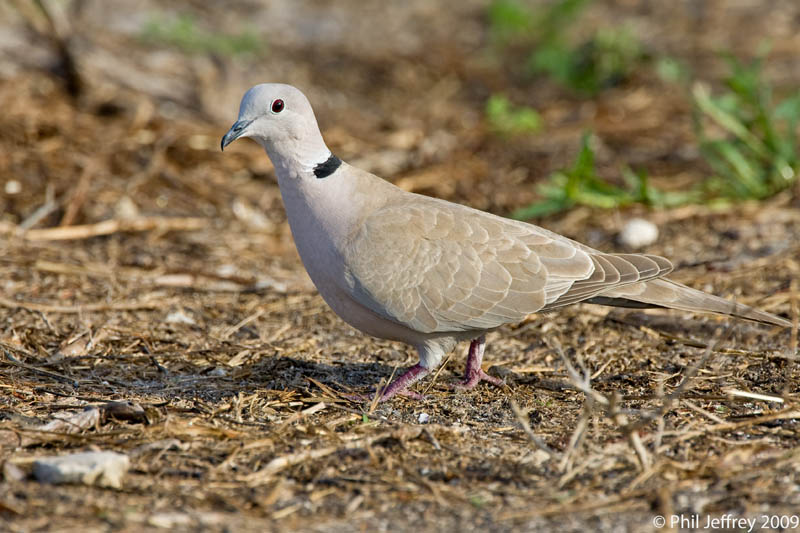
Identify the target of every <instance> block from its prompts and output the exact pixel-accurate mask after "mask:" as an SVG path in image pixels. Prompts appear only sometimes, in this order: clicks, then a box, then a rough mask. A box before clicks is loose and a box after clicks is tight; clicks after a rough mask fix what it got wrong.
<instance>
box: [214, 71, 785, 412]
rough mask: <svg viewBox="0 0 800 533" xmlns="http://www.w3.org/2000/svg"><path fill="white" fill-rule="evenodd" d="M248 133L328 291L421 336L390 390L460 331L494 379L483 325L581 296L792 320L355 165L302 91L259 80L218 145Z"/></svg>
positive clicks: (314, 274) (401, 337)
mask: <svg viewBox="0 0 800 533" xmlns="http://www.w3.org/2000/svg"><path fill="white" fill-rule="evenodd" d="M239 137H251V138H253V139H254V140H255V141H257V142H258V143H259V144H260V145H261V146H263V147H264V149H265V150H266V152H267V155H269V157H270V159H271V160H272V163H273V164H274V166H275V171H276V173H277V176H278V184H279V186H280V190H281V196H282V197H283V202H284V205H285V207H286V213H287V216H288V219H289V225H290V226H291V229H292V235H293V236H294V240H295V244H296V245H297V250H298V252H299V253H300V257H301V259H302V260H303V264H304V265H305V267H306V270H307V271H308V274H309V276H311V279H312V281H313V282H314V284H315V285H316V287H317V289H318V290H319V292H320V294H321V295H322V297H323V298H324V299H325V301H326V302H327V303H328V305H330V307H331V308H332V309H333V310H334V311H335V312H336V314H337V315H339V316H340V317H341V318H342V319H343V320H344V321H345V322H347V323H348V324H350V325H352V326H353V327H355V328H357V329H359V330H361V331H363V332H364V333H367V334H369V335H373V336H375V337H380V338H384V339H393V340H398V341H402V342H405V343H408V344H410V345H412V346H414V347H415V348H416V349H417V351H418V353H419V359H420V362H419V363H418V364H417V365H415V366H413V367H411V368H410V369H408V370H407V371H406V372H405V373H404V374H403V375H401V376H400V377H398V378H397V379H396V380H394V382H393V383H391V384H390V385H389V386H388V387H386V388H385V389H384V390H383V391H382V392H381V399H382V400H386V399H388V398H391V397H392V396H393V395H395V394H398V393H403V394H406V395H409V396H412V397H418V396H419V395H418V394H416V393H414V392H412V391H409V390H408V387H409V386H410V385H411V384H412V383H414V382H416V381H417V380H419V379H420V378H422V377H423V376H424V375H426V374H427V373H429V372H430V371H431V369H433V368H435V367H436V366H437V365H438V364H439V363H440V362H441V360H442V357H443V356H444V355H445V354H447V353H448V352H449V351H451V350H452V349H453V348H454V347H455V345H456V343H458V342H459V341H462V340H469V341H471V344H470V349H469V357H468V359H467V370H466V376H465V378H464V381H463V382H461V385H460V387H461V388H472V387H474V386H475V385H476V384H477V383H478V382H479V381H481V380H485V381H489V382H491V383H494V384H498V385H499V384H502V382H501V381H500V380H498V379H497V378H494V377H492V376H489V375H487V374H486V373H485V372H484V371H483V370H482V369H481V360H482V358H483V349H484V343H485V337H484V335H485V333H486V332H487V331H490V330H493V329H495V328H497V327H499V326H501V325H503V324H507V323H514V322H519V321H521V320H522V319H524V318H525V317H526V316H527V315H529V314H531V313H536V312H540V311H550V310H553V309H557V308H559V307H563V306H565V305H569V304H574V303H578V302H589V303H596V304H603V305H613V306H621V307H669V308H673V309H681V310H684V311H702V312H710V313H720V314H724V315H731V316H736V317H741V318H747V319H750V320H755V321H757V322H762V323H767V324H774V325H778V326H784V327H790V326H791V323H790V322H789V321H788V320H785V319H783V318H780V317H777V316H775V315H772V314H769V313H766V312H763V311H759V310H757V309H753V308H750V307H746V306H743V305H736V304H734V303H733V302H729V301H727V300H724V299H722V298H718V297H716V296H713V295H710V294H706V293H703V292H700V291H697V290H694V289H691V288H689V287H686V286H685V285H681V284H680V283H676V282H674V281H670V280H669V279H665V278H664V277H663V276H665V275H666V274H668V273H669V272H670V271H671V270H672V264H671V263H670V262H669V261H668V260H667V259H664V258H663V257H658V256H655V255H645V254H607V253H603V252H600V251H597V250H594V249H592V248H589V247H588V246H584V245H583V244H580V243H578V242H575V241H572V240H570V239H567V238H566V237H562V236H561V235H558V234H556V233H553V232H551V231H547V230H545V229H542V228H539V227H537V226H534V225H532V224H526V223H524V222H519V221H516V220H509V219H506V218H502V217H499V216H495V215H492V214H489V213H485V212H483V211H478V210H477V209H472V208H469V207H465V206H463V205H458V204H454V203H450V202H446V201H444V200H439V199H436V198H431V197H428V196H421V195H418V194H413V193H409V192H406V191H403V190H402V189H399V188H398V187H395V186H394V185H392V184H391V183H389V182H387V181H384V180H383V179H381V178H379V177H377V176H374V175H372V174H370V173H368V172H365V171H363V170H360V169H358V168H355V167H352V166H350V165H348V164H347V163H345V162H343V161H342V160H340V159H339V158H338V157H336V156H335V155H333V154H332V153H331V151H330V150H329V149H328V147H327V146H325V142H324V141H323V139H322V135H321V134H320V131H319V127H318V125H317V121H316V118H315V117H314V111H313V110H312V109H311V105H310V104H309V102H308V100H307V99H306V97H305V96H304V95H303V93H301V92H300V91H299V90H298V89H296V88H294V87H292V86H290V85H282V84H263V85H256V86H255V87H253V88H251V89H250V90H249V91H247V93H245V95H244V97H243V98H242V103H241V106H240V108H239V118H238V120H237V121H236V123H235V124H234V125H233V126H232V127H231V129H230V130H229V131H228V133H226V134H225V136H224V137H223V138H222V148H223V149H224V148H225V146H227V145H228V144H230V143H231V142H233V141H234V140H235V139H238V138H239Z"/></svg>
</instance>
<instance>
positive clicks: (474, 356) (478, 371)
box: [453, 335, 505, 390]
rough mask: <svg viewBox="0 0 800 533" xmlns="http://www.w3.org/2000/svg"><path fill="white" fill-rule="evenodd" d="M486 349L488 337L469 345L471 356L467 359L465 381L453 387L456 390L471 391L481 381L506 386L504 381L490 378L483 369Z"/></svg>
mask: <svg viewBox="0 0 800 533" xmlns="http://www.w3.org/2000/svg"><path fill="white" fill-rule="evenodd" d="M485 347H486V337H485V336H484V335H481V336H480V337H478V338H477V339H475V340H473V341H472V342H471V343H470V345H469V356H468V357H467V371H466V372H465V373H464V379H463V380H462V381H461V382H459V383H457V384H456V385H454V386H453V388H454V389H456V390H469V389H472V388H474V387H475V385H477V384H478V383H480V382H481V381H488V382H489V383H491V384H492V385H497V386H498V387H502V386H503V385H505V383H503V380H501V379H498V378H496V377H494V376H490V375H489V374H487V373H486V372H484V371H483V369H482V368H481V363H482V362H483V350H484V348H485Z"/></svg>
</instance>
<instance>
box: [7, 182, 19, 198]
mask: <svg viewBox="0 0 800 533" xmlns="http://www.w3.org/2000/svg"><path fill="white" fill-rule="evenodd" d="M4 188H5V191H6V194H8V195H9V196H10V195H12V194H19V193H21V192H22V184H21V183H20V182H18V181H17V180H8V181H7V182H6V185H5V187H4Z"/></svg>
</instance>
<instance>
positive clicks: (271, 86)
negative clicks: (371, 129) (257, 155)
mask: <svg viewBox="0 0 800 533" xmlns="http://www.w3.org/2000/svg"><path fill="white" fill-rule="evenodd" d="M240 137H250V138H251V139H253V140H254V141H256V142H258V143H259V144H260V145H261V146H263V147H264V149H265V150H266V151H267V154H268V155H269V157H270V159H272V162H273V164H275V166H276V167H285V166H288V167H297V166H298V165H299V166H303V167H306V166H311V167H313V166H314V165H316V164H318V163H319V162H321V161H325V160H326V159H327V158H328V157H329V156H330V150H328V148H327V147H326V146H325V142H324V141H323V140H322V135H321V134H320V132H319V126H318V125H317V119H316V117H315V116H314V110H313V109H311V104H310V103H309V102H308V99H307V98H306V97H305V95H304V94H303V93H301V92H300V91H299V90H298V89H296V88H295V87H292V86H291V85H284V84H282V83H263V84H261V85H256V86H255V87H252V88H251V89H250V90H248V91H247V92H246V93H245V94H244V96H243V97H242V103H241V104H240V106H239V118H238V119H237V120H236V123H235V124H234V125H233V126H231V129H230V130H228V133H226V134H225V136H224V137H223V138H222V143H221V147H222V149H223V150H224V149H225V147H226V146H228V145H229V144H230V143H232V142H233V141H235V140H236V139H238V138H240Z"/></svg>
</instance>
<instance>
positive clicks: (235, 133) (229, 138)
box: [219, 120, 253, 150]
mask: <svg viewBox="0 0 800 533" xmlns="http://www.w3.org/2000/svg"><path fill="white" fill-rule="evenodd" d="M251 122H253V121H252V120H239V121H237V122H236V124H234V125H233V126H231V129H229V130H228V133H226V134H225V136H224V137H223V138H222V142H221V143H220V146H219V147H220V149H221V150H225V147H226V146H228V145H229V144H230V143H232V142H233V141H235V140H236V139H238V138H239V137H241V136H242V134H243V133H244V130H245V129H247V126H249V125H250V123H251Z"/></svg>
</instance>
